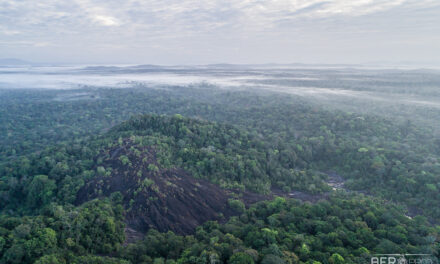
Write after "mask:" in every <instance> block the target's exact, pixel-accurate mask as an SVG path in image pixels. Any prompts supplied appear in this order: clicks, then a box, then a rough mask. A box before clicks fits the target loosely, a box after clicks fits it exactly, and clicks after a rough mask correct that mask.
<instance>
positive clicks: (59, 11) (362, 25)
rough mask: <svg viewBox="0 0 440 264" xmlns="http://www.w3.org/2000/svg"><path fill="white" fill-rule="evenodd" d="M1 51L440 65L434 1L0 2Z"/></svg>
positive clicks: (113, 59) (135, 59) (95, 57)
mask: <svg viewBox="0 0 440 264" xmlns="http://www.w3.org/2000/svg"><path fill="white" fill-rule="evenodd" d="M0 58H18V59H23V60H28V61H33V62H45V63H75V64H106V63H109V64H116V63H120V64H162V65H175V64H211V63H236V64H255V63H349V64H363V63H379V62H380V63H381V62H387V63H388V62H390V63H403V62H405V63H407V62H413V63H425V64H437V65H438V64H440V0H69V1H67V0H65V1H62V0H38V1H36V0H0Z"/></svg>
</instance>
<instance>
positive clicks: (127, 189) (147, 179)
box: [76, 140, 234, 234]
mask: <svg viewBox="0 0 440 264" xmlns="http://www.w3.org/2000/svg"><path fill="white" fill-rule="evenodd" d="M156 154H157V152H156V150H155V148H154V147H139V146H136V147H134V146H133V144H132V142H131V141H130V140H124V142H123V143H122V144H121V145H119V146H116V147H113V148H110V149H109V150H106V151H103V152H102V153H101V155H100V156H99V157H98V158H99V159H102V163H101V164H100V165H98V166H97V173H98V174H101V175H96V176H95V177H93V178H92V179H91V180H90V181H88V182H87V183H86V184H85V185H84V186H83V187H82V188H81V189H80V190H79V192H78V195H77V200H76V202H77V203H78V204H80V203H83V202H85V201H88V200H91V199H94V198H98V197H102V196H109V195H110V194H111V193H114V192H120V193H121V194H122V196H123V205H124V208H125V211H126V216H125V217H126V222H127V225H128V226H129V227H131V228H133V229H136V230H138V231H141V232H145V231H147V230H148V229H149V228H155V229H157V230H159V231H162V232H166V231H168V230H171V231H173V232H175V233H178V234H189V233H191V232H193V231H194V229H195V227H197V226H198V225H201V224H203V223H204V222H206V221H208V220H222V219H224V218H227V217H229V216H231V215H233V214H234V211H233V210H232V209H230V208H229V207H228V199H229V198H230V196H229V193H228V192H227V191H226V190H224V189H221V188H220V187H218V186H217V185H214V184H212V183H210V182H208V181H206V180H201V179H195V178H193V177H192V176H191V175H190V174H189V173H187V172H186V171H185V170H183V169H179V168H163V167H161V166H160V165H159V164H158V162H157V159H156V156H157V155H156ZM100 166H101V167H102V168H99V167H100ZM104 169H105V170H104Z"/></svg>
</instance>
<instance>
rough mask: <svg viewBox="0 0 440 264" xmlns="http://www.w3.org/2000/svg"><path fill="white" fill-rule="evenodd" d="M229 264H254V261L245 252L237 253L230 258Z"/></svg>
mask: <svg viewBox="0 0 440 264" xmlns="http://www.w3.org/2000/svg"><path fill="white" fill-rule="evenodd" d="M228 264H254V260H253V259H252V257H251V256H249V255H248V254H246V253H244V252H237V253H234V255H232V256H231V257H230V258H229V261H228Z"/></svg>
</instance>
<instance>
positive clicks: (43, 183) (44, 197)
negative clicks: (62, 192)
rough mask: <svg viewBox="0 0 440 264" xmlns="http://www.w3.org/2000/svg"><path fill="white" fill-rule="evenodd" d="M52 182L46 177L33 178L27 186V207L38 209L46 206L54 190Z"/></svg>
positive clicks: (53, 182) (54, 186)
mask: <svg viewBox="0 0 440 264" xmlns="http://www.w3.org/2000/svg"><path fill="white" fill-rule="evenodd" d="M56 187H57V186H56V184H55V181H54V180H50V179H49V178H48V177H47V176H46V175H37V176H35V177H34V178H33V179H32V181H31V183H30V184H29V186H28V194H27V205H28V206H29V207H30V208H39V207H41V206H43V205H46V204H48V203H49V202H50V201H51V199H52V197H53V196H54V190H55V189H56Z"/></svg>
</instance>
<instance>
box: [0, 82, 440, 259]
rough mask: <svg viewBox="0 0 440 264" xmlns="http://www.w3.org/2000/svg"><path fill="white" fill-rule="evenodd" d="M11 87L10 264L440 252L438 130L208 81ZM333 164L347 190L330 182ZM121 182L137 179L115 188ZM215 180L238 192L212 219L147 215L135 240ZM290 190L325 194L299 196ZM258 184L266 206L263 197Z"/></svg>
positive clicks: (6, 201) (6, 135)
mask: <svg viewBox="0 0 440 264" xmlns="http://www.w3.org/2000/svg"><path fill="white" fill-rule="evenodd" d="M0 97H1V100H0V130H1V131H2V133H0V197H1V199H0V210H1V215H0V235H1V237H0V256H1V258H0V263H317V262H320V263H359V262H362V261H368V260H369V257H370V256H371V255H372V254H377V253H402V252H405V253H427V254H433V255H436V256H438V254H439V250H440V246H439V239H440V238H439V232H440V227H439V226H438V225H437V224H438V222H439V220H440V207H439V204H440V192H439V189H440V160H439V158H440V138H439V137H438V136H436V135H437V134H435V128H434V127H433V128H430V127H427V126H421V125H420V124H418V123H417V122H415V121H413V120H409V119H408V120H401V119H392V118H384V117H381V116H378V115H373V114H365V113H356V112H346V111H339V110H334V109H328V108H325V107H323V106H320V105H319V104H316V103H315V102H310V101H307V100H305V99H303V98H298V97H295V96H286V95H280V94H275V93H269V92H263V91H259V92H258V91H256V92H249V91H235V92H234V91H229V90H228V91H222V90H215V89H213V88H212V87H203V88H202V87H178V88H176V87H174V88H173V87H168V88H167V89H147V88H146V87H139V88H131V89H95V88H93V89H92V88H83V89H79V90H68V91H61V90H60V91H48V90H41V91H38V90H1V91H0ZM335 173H336V174H338V175H341V176H342V178H343V179H344V188H343V189H342V190H337V191H332V190H331V188H330V186H329V185H328V184H327V183H328V177H329V174H335ZM121 175H123V177H122V176H121ZM187 175H190V177H192V178H195V179H197V181H195V182H191V185H189V187H185V188H187V189H185V188H184V187H183V186H179V184H178V183H179V181H178V179H184V180H185V181H186V182H188V181H189V180H187V179H189V178H187ZM118 177H122V178H121V179H122V180H123V181H124V182H129V183H130V185H127V186H126V187H124V188H126V189H118V188H117V187H118V185H120V184H119V182H118V181H117V179H118ZM199 180H200V181H199ZM205 181H206V182H209V183H212V184H214V185H213V186H219V187H220V188H221V189H215V187H213V186H211V185H208V183H206V184H205ZM110 186H114V188H115V189H112V188H113V187H112V188H111V187H110ZM124 186H125V185H124ZM208 187H209V188H208ZM203 188H208V189H206V190H205V191H206V193H209V192H214V191H215V192H216V193H218V195H219V196H218V197H221V198H222V199H225V201H229V202H225V204H226V207H225V208H223V209H221V210H224V211H219V212H218V214H217V215H216V217H215V218H213V219H212V220H215V221H208V222H207V223H205V224H203V223H200V226H199V227H197V228H196V230H194V232H193V233H192V234H187V233H188V232H183V233H182V234H180V233H179V230H181V229H172V230H175V231H176V232H174V233H173V232H172V231H169V232H165V231H164V230H162V231H164V232H159V231H157V230H155V228H156V229H160V227H161V226H160V225H159V224H158V223H156V222H154V221H153V222H154V223H152V222H151V221H146V223H149V224H152V225H153V227H155V228H146V229H145V230H148V232H147V233H146V235H145V237H144V238H143V239H141V240H137V241H130V242H133V243H129V244H127V243H128V242H127V241H126V238H125V235H126V234H124V229H127V228H132V227H133V226H132V225H133V223H132V222H130V221H127V216H129V215H134V216H139V215H142V216H145V215H147V218H148V217H149V216H148V215H149V213H148V212H156V213H158V212H159V213H160V215H161V216H163V215H166V216H169V215H170V213H169V212H167V210H168V208H169V207H170V205H169V204H167V203H171V202H172V201H173V200H171V198H172V196H173V195H174V196H175V195H184V193H190V194H191V195H195V194H197V193H199V194H200V193H202V189H203ZM197 189H200V190H197ZM190 190H191V191H190ZM294 191H295V192H303V193H307V194H308V195H312V196H315V197H319V198H321V200H320V201H319V202H317V203H313V202H312V203H310V202H307V201H306V202H304V201H298V200H295V199H289V198H287V197H289V193H290V192H294ZM274 193H276V194H277V195H281V196H283V197H277V198H275V197H274V196H273V194H274ZM83 194H87V196H84V195H83ZM364 194H365V195H364ZM251 195H255V197H258V199H256V201H257V200H260V202H258V203H256V204H253V205H251V204H252V203H251V202H250V201H249V200H247V199H246V197H247V196H251ZM84 197H85V198H84ZM142 197H143V198H142ZM185 197H186V196H185ZM261 200H267V201H261ZM205 202H206V203H208V202H209V200H206V201H205ZM142 204H143V205H145V204H146V205H147V208H144V207H142V206H140V205H142ZM162 204H167V205H166V206H165V205H164V206H162V207H163V208H165V210H164V211H160V210H159V211H154V210H153V211H152V210H150V211H149V208H150V207H151V208H154V207H156V206H157V207H160V206H161V205H162ZM245 205H246V207H247V208H245ZM189 207H194V206H193V205H191V204H190V205H189ZM170 208H171V207H170ZM197 208H198V207H197ZM200 208H205V207H203V206H200ZM219 210H220V209H219ZM202 214H203V212H202ZM405 214H407V215H411V216H415V215H418V216H415V217H414V218H413V219H411V218H410V217H408V216H405ZM171 222H172V221H171ZM197 224H199V223H197ZM145 230H142V232H143V231H145ZM138 231H140V230H138Z"/></svg>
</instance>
